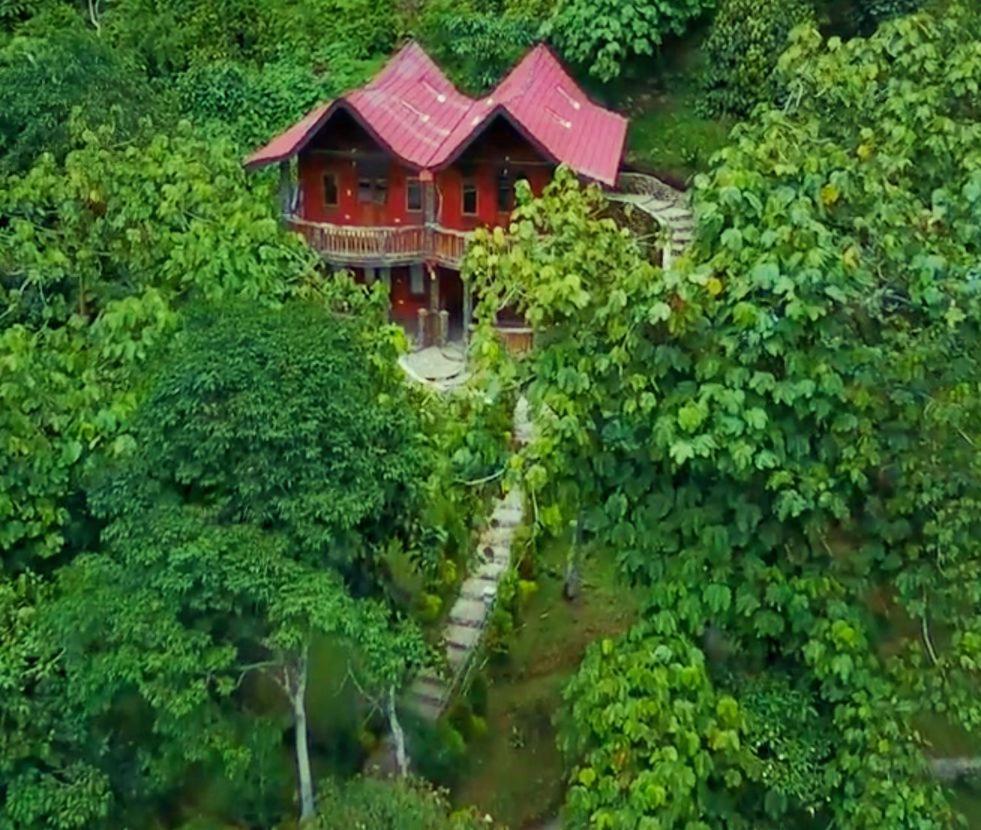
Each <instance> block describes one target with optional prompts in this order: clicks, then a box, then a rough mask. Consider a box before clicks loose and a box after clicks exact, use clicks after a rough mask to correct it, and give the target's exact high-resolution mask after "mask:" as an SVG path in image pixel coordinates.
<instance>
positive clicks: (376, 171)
mask: <svg viewBox="0 0 981 830" xmlns="http://www.w3.org/2000/svg"><path fill="white" fill-rule="evenodd" d="M358 201H359V202H360V203H361V204H363V205H370V204H375V205H383V204H385V202H386V201H388V164H387V162H386V161H384V160H382V159H374V158H371V159H361V160H359V161H358Z"/></svg>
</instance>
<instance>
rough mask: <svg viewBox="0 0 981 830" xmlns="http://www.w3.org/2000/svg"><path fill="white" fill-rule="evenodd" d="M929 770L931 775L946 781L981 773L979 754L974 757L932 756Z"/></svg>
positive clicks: (950, 781)
mask: <svg viewBox="0 0 981 830" xmlns="http://www.w3.org/2000/svg"><path fill="white" fill-rule="evenodd" d="M930 772H932V773H933V777H934V778H937V779H939V780H940V781H944V782H947V783H952V782H954V781H957V780H959V779H961V778H967V777H969V776H976V775H981V756H979V757H975V758H932V759H931V760H930Z"/></svg>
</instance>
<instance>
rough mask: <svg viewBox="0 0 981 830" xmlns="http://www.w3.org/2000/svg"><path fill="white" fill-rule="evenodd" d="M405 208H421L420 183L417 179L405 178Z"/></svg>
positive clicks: (410, 209)
mask: <svg viewBox="0 0 981 830" xmlns="http://www.w3.org/2000/svg"><path fill="white" fill-rule="evenodd" d="M405 209H406V210H408V211H420V210H422V183H421V182H420V181H419V179H406V180H405Z"/></svg>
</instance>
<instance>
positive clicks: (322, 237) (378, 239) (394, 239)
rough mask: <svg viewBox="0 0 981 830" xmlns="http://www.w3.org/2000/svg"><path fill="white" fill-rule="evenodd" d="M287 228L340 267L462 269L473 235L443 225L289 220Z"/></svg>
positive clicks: (289, 217) (287, 218)
mask: <svg viewBox="0 0 981 830" xmlns="http://www.w3.org/2000/svg"><path fill="white" fill-rule="evenodd" d="M286 224H287V226H289V227H290V228H291V229H293V230H295V231H296V232H297V233H300V234H302V235H303V236H304V237H305V238H306V240H307V243H308V244H309V245H310V246H311V247H312V248H314V249H315V250H316V251H319V252H320V253H321V254H322V255H323V256H324V257H325V258H326V259H328V260H330V261H331V262H332V263H336V264H338V265H374V266H377V265H408V264H410V263H412V262H421V261H423V260H434V261H436V262H438V263H439V264H440V265H446V266H449V267H451V268H459V267H460V262H461V261H462V260H463V254H464V252H465V251H466V248H467V241H468V239H469V238H470V234H469V233H468V232H466V231H457V230H452V229H450V228H444V227H442V226H440V225H405V226H401V227H397V226H396V227H392V226H388V227H361V226H359V225H332V224H330V223H328V222H309V221H307V220H305V219H300V218H298V217H296V216H287V217H286Z"/></svg>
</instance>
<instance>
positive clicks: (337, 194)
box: [323, 173, 341, 208]
mask: <svg viewBox="0 0 981 830" xmlns="http://www.w3.org/2000/svg"><path fill="white" fill-rule="evenodd" d="M328 182H330V185H329V186H328V184H327V183H328ZM323 186H324V207H330V208H335V207H338V206H339V205H340V203H341V188H340V183H339V182H338V180H337V174H336V173H324V177H323ZM332 190H333V192H334V198H333V200H331V198H330V192H331V191H332Z"/></svg>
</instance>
